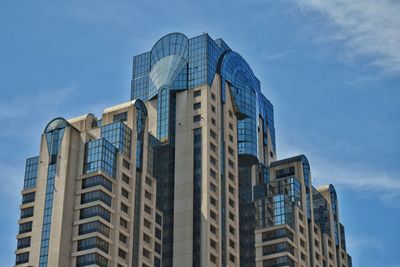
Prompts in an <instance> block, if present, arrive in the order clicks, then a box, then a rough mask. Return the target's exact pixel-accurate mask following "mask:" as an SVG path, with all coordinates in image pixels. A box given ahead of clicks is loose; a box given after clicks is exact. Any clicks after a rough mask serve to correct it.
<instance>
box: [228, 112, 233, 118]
mask: <svg viewBox="0 0 400 267" xmlns="http://www.w3.org/2000/svg"><path fill="white" fill-rule="evenodd" d="M228 113H229V117H231V118H233V112H232V110H228Z"/></svg>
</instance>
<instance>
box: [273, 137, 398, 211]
mask: <svg viewBox="0 0 400 267" xmlns="http://www.w3.org/2000/svg"><path fill="white" fill-rule="evenodd" d="M284 138H285V136H284ZM283 141H284V140H283ZM278 145H279V148H280V152H281V153H280V154H279V158H280V159H282V158H287V157H292V156H295V155H299V154H303V153H305V154H306V156H308V159H309V160H310V165H311V170H312V177H313V184H314V185H316V186H320V185H325V184H333V185H334V186H337V187H341V188H344V189H349V190H351V191H352V192H355V193H357V194H358V195H359V196H360V197H367V198H373V199H379V200H380V201H381V202H382V203H383V204H385V205H386V206H389V207H393V208H399V207H398V205H397V203H398V202H399V201H400V173H396V172H395V171H393V172H388V171H385V170H381V169H374V168H373V166H369V165H367V164H365V163H364V162H356V161H355V162H348V161H341V160H340V159H335V160H332V159H328V158H324V156H322V155H321V153H320V152H319V148H318V147H313V146H310V144H309V145H307V146H306V147H307V148H302V145H301V144H299V147H296V146H293V144H289V143H285V142H282V141H281V142H280V143H279V144H278ZM308 153H309V154H308Z"/></svg>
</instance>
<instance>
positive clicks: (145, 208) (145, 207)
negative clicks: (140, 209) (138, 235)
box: [144, 205, 151, 215]
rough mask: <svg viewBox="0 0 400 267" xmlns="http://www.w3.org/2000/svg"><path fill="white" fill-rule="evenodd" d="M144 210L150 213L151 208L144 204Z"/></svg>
mask: <svg viewBox="0 0 400 267" xmlns="http://www.w3.org/2000/svg"><path fill="white" fill-rule="evenodd" d="M144 211H145V212H146V213H147V214H149V215H151V208H150V207H149V206H147V205H144Z"/></svg>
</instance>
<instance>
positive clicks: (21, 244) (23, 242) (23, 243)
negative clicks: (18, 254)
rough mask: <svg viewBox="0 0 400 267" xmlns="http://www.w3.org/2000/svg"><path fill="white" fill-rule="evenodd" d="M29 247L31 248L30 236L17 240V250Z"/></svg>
mask: <svg viewBox="0 0 400 267" xmlns="http://www.w3.org/2000/svg"><path fill="white" fill-rule="evenodd" d="M30 246H31V237H30V236H28V237H25V238H20V239H18V242H17V249H21V248H28V247H30Z"/></svg>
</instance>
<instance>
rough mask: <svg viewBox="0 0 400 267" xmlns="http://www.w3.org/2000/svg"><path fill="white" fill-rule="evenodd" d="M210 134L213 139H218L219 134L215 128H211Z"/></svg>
mask: <svg viewBox="0 0 400 267" xmlns="http://www.w3.org/2000/svg"><path fill="white" fill-rule="evenodd" d="M210 136H211V137H212V138H213V139H217V134H216V133H215V132H214V131H213V130H211V129H210Z"/></svg>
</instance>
